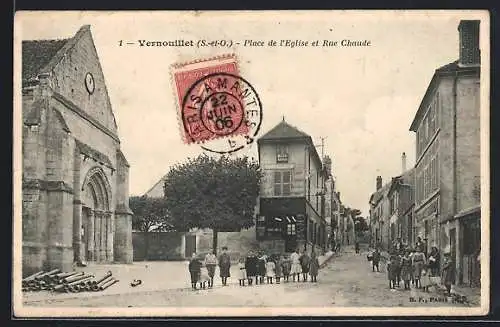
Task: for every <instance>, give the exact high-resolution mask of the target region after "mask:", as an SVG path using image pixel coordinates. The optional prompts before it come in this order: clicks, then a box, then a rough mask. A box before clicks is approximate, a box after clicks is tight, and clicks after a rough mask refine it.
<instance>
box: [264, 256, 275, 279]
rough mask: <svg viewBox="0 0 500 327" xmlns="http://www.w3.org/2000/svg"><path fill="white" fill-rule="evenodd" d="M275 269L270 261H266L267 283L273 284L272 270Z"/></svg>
mask: <svg viewBox="0 0 500 327" xmlns="http://www.w3.org/2000/svg"><path fill="white" fill-rule="evenodd" d="M275 269H276V265H275V264H274V262H273V261H272V260H270V259H269V260H267V262H266V276H267V283H268V284H272V283H273V277H274V275H275V273H274V270H275Z"/></svg>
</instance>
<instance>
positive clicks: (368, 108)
mask: <svg viewBox="0 0 500 327" xmlns="http://www.w3.org/2000/svg"><path fill="white" fill-rule="evenodd" d="M460 17H463V16H460V15H450V14H443V13H442V12H441V13H439V12H436V13H432V14H431V13H426V14H418V13H413V14H411V13H402V12H385V13H384V12H380V11H377V13H373V12H371V13H355V12H326V13H321V12H307V13H293V12H289V13H284V12H281V13H242V14H236V13H213V12H212V13H187V12H186V13H184V14H179V13H166V12H155V13H148V12H142V13H134V12H122V13H106V12H103V13H97V12H94V13H83V12H74V13H71V12H66V13H57V12H55V13H50V14H47V13H33V14H25V15H20V14H17V15H16V22H17V23H19V25H17V27H20V28H21V35H22V39H29V40H32V39H54V38H68V37H72V36H73V35H74V34H75V33H76V32H77V30H78V29H79V28H80V27H81V26H82V25H84V24H90V25H91V31H92V35H93V38H94V42H95V45H96V49H97V52H98V54H99V58H100V62H101V66H102V69H103V71H104V76H105V80H106V86H107V89H108V93H109V96H110V100H111V104H112V107H113V111H114V114H115V117H116V121H117V124H118V133H119V136H120V139H121V148H122V151H123V152H124V154H125V155H126V157H127V160H128V161H129V163H130V165H131V168H130V194H131V195H142V194H144V193H145V192H147V191H148V190H149V189H150V188H151V187H152V186H153V185H154V184H155V183H156V182H157V181H158V180H159V179H160V178H161V177H162V176H163V175H165V174H166V173H167V171H168V170H169V168H170V167H171V166H172V165H174V164H175V163H178V162H182V161H184V160H186V159H187V157H189V156H195V155H197V154H198V153H201V152H202V150H201V148H200V147H199V146H198V145H185V144H184V143H183V142H182V139H181V133H180V128H179V124H178V118H177V115H178V112H177V111H178V109H177V105H176V100H175V97H174V93H173V85H172V81H171V76H170V73H169V71H170V65H171V64H173V63H177V62H185V61H189V60H194V59H200V58H201V59H203V58H208V57H212V56H214V55H219V54H226V53H234V54H236V56H237V57H238V60H239V67H240V72H241V74H242V76H243V77H244V78H245V79H246V80H248V81H249V82H250V83H251V84H252V85H253V86H254V88H255V89H256V91H257V93H258V94H259V97H260V99H261V101H262V104H263V121H262V127H261V132H260V135H263V134H264V133H265V132H267V131H268V130H270V129H271V128H272V127H274V126H275V125H276V124H278V123H279V122H280V121H281V119H282V117H283V116H284V117H285V120H286V121H287V122H288V123H289V124H291V125H294V126H296V127H297V128H299V129H300V130H302V131H304V132H306V133H308V134H309V135H311V137H312V138H313V140H314V141H315V143H316V144H320V143H321V138H322V137H325V138H326V139H325V147H324V154H328V155H329V156H330V157H331V158H332V160H333V175H334V177H335V179H336V183H337V190H338V191H339V192H340V193H341V200H342V202H343V203H344V204H345V205H347V206H349V207H354V208H359V209H360V210H361V211H362V212H363V214H364V215H367V214H368V199H369V197H370V194H371V193H372V192H374V191H375V179H376V176H377V175H381V176H382V178H383V181H384V183H385V182H387V181H389V180H390V178H391V177H393V176H397V175H399V174H400V173H401V171H402V164H401V154H402V152H405V153H406V155H407V168H411V167H412V166H413V164H414V162H415V135H414V133H413V132H410V131H409V127H410V124H411V122H412V120H413V117H414V115H415V113H416V111H417V109H418V106H419V104H420V101H421V100H422V97H423V95H424V93H425V91H426V89H427V86H428V84H429V82H430V80H431V78H432V75H433V73H434V71H435V69H437V68H438V67H440V66H443V65H445V64H448V63H450V62H452V61H454V60H456V59H458V31H457V27H458V23H459V21H460ZM17 27H16V28H17ZM200 38H207V39H212V40H213V39H226V40H227V39H232V40H240V41H244V40H247V39H252V40H265V41H267V40H270V39H276V40H281V39H290V40H296V39H303V40H314V39H318V40H324V39H327V40H339V41H340V40H342V39H349V40H370V41H371V44H372V45H371V46H370V47H350V48H349V47H344V48H341V47H316V48H314V47H305V48H270V47H255V48H245V47H242V46H235V47H234V48H231V49H227V48H226V49H223V48H214V49H197V48H168V47H165V48H146V47H138V46H126V47H119V41H120V40H124V41H126V40H132V41H137V40H139V39H141V40H142V39H145V40H175V39H195V40H197V39H200ZM318 152H319V153H321V149H320V148H318ZM240 154H248V155H250V156H256V145H254V146H253V147H251V148H250V149H246V150H244V152H242V153H240Z"/></svg>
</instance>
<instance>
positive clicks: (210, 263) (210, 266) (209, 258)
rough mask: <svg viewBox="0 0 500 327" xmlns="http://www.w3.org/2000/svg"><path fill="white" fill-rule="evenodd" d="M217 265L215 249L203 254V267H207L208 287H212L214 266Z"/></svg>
mask: <svg viewBox="0 0 500 327" xmlns="http://www.w3.org/2000/svg"><path fill="white" fill-rule="evenodd" d="M216 266H217V257H216V256H215V251H213V250H212V251H210V252H208V253H207V255H206V256H205V267H207V271H208V277H209V280H208V288H212V287H214V276H215V267H216Z"/></svg>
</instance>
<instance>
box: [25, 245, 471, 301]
mask: <svg viewBox="0 0 500 327" xmlns="http://www.w3.org/2000/svg"><path fill="white" fill-rule="evenodd" d="M176 265H177V266H176ZM172 266H173V267H177V268H176V269H177V270H179V269H184V267H183V263H182V264H181V263H172ZM149 269H150V271H149V274H151V273H152V271H151V270H154V269H155V266H154V265H152V266H151V267H150V268H149ZM156 274H159V276H160V277H162V278H161V279H162V280H165V279H166V278H168V277H172V278H174V277H175V276H178V277H181V278H182V279H184V280H177V281H175V280H171V281H170V282H165V284H164V285H161V284H157V285H155V283H154V280H151V282H152V283H153V285H151V282H150V283H149V284H148V282H149V281H148V280H144V284H143V285H140V286H138V287H136V288H134V289H133V292H132V291H130V292H126V290H125V288H127V287H128V288H129V289H131V288H130V286H128V285H127V284H125V283H126V281H123V282H122V283H121V284H122V285H121V287H122V288H124V291H120V289H119V288H117V289H115V291H114V292H110V293H108V294H106V293H103V294H99V295H98V296H96V295H94V294H95V293H90V294H91V295H92V296H88V295H86V293H79V294H77V297H71V294H68V295H67V296H66V297H62V296H61V297H56V296H54V297H50V296H49V297H45V298H44V299H40V298H35V297H33V296H32V297H31V298H29V297H25V305H29V306H50V307H111V306H117V307H165V306H175V307H193V306H202V307H212V306H213V307H242V306H243V307H244V306H247V307H280V306H287V307H330V306H339V307H359V306H367V307H398V306H399V307H411V306H415V307H421V306H430V307H436V306H465V305H464V304H459V303H443V302H436V301H439V300H443V298H442V297H439V296H438V295H437V294H436V293H423V292H421V291H417V290H414V289H412V290H411V291H404V290H401V289H398V290H390V289H389V287H388V283H387V278H386V273H385V269H384V267H383V268H382V272H380V273H373V272H372V271H371V267H370V265H369V262H368V261H367V260H366V253H361V254H359V255H356V254H354V253H353V252H352V251H348V252H344V253H343V254H342V255H340V256H336V257H334V258H333V259H332V260H331V261H330V262H329V264H328V265H327V266H326V267H325V268H323V269H322V270H321V271H320V275H319V277H318V282H317V283H311V282H305V283H304V282H299V283H297V282H295V283H293V282H289V283H281V284H280V285H276V284H273V285H268V284H265V285H258V286H255V285H254V286H246V287H240V286H239V285H238V281H237V280H235V278H234V277H233V278H232V281H231V283H230V285H228V286H226V287H222V286H221V285H220V280H219V279H218V278H216V280H215V287H214V288H213V289H207V290H197V291H193V290H191V289H190V288H189V282H188V281H187V279H185V278H187V273H184V272H180V271H177V272H176V270H175V269H173V270H172V271H170V274H169V272H168V271H165V270H163V269H162V270H158V271H156ZM169 275H170V276H169ZM233 276H235V274H233ZM178 279H180V278H178ZM110 291H111V290H110ZM410 298H413V299H414V300H415V302H412V301H410Z"/></svg>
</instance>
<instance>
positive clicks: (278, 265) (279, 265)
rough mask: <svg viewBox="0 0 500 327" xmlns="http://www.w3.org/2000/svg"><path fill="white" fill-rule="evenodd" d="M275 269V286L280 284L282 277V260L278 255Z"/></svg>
mask: <svg viewBox="0 0 500 327" xmlns="http://www.w3.org/2000/svg"><path fill="white" fill-rule="evenodd" d="M274 264H275V267H276V284H279V283H280V280H281V276H282V275H283V269H282V267H283V258H282V256H280V255H277V256H276V258H275V262H274Z"/></svg>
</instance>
